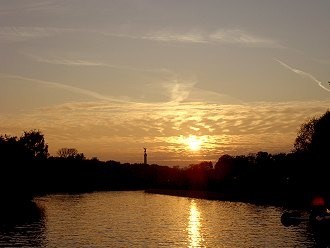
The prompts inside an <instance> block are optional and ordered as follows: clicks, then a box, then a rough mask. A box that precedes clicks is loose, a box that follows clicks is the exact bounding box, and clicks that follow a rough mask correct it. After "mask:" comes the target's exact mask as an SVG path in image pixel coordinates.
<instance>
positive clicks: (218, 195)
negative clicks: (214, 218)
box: [144, 188, 308, 209]
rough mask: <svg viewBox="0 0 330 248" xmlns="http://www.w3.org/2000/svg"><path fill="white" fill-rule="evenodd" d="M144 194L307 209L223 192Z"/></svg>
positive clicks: (153, 191) (152, 191) (157, 191)
mask: <svg viewBox="0 0 330 248" xmlns="http://www.w3.org/2000/svg"><path fill="white" fill-rule="evenodd" d="M144 192H145V193H149V194H160V195H169V196H178V197H188V198H195V199H205V200H215V201H229V202H244V203H250V204H255V205H268V206H275V207H281V208H284V209H308V206H307V205H306V204H303V203H302V201H289V200H288V199H287V198H282V199H279V198H276V199H275V198H269V197H268V198H264V197H262V196H260V195H258V196H256V195H254V196H253V197H251V196H247V195H245V196H240V195H237V194H228V193H223V192H215V191H207V190H182V189H156V188H153V189H146V190H144Z"/></svg>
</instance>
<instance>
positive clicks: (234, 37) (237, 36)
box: [102, 29, 282, 48]
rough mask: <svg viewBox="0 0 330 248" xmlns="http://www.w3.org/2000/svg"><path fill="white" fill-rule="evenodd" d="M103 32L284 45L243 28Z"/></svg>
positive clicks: (204, 41) (184, 40)
mask: <svg viewBox="0 0 330 248" xmlns="http://www.w3.org/2000/svg"><path fill="white" fill-rule="evenodd" d="M102 34H103V35H107V36H113V37H118V38H129V39H142V40H151V41H159V42H177V43H191V44H207V43H209V44H234V45H244V46H253V47H275V48H281V47H282V46H281V45H280V44H279V43H278V42H277V41H276V40H272V39H268V38H264V37H261V36H258V35H254V34H251V33H249V32H247V31H244V30H241V29H219V30H217V31H215V32H206V31H203V30H194V31H188V32H182V31H181V32H180V31H173V30H167V29H164V30H159V31H154V32H150V33H148V34H144V35H143V34H142V35H139V34H135V35H134V34H126V33H115V32H113V33H111V32H110V33H107V32H102Z"/></svg>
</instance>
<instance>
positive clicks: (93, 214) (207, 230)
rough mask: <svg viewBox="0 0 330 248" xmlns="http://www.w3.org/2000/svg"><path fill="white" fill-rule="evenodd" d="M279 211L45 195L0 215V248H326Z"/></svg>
mask: <svg viewBox="0 0 330 248" xmlns="http://www.w3.org/2000/svg"><path fill="white" fill-rule="evenodd" d="M282 212H283V209H281V208H277V207H271V206H257V205H253V204H247V203H236V202H222V201H210V200H201V199H192V198H184V197H175V196H166V195H157V194H147V193H144V192H142V191H133V192H131V191H124V192H100V193H88V194H81V195H50V196H45V197H38V198H35V199H34V203H33V204H31V205H28V206H24V207H23V206H22V207H21V208H18V209H15V210H12V211H9V210H8V212H7V213H2V214H1V225H0V247H63V248H65V247H70V248H71V247H320V246H324V247H327V246H326V245H327V244H322V242H325V241H324V240H322V239H320V238H319V237H318V235H317V234H315V233H313V231H312V230H310V228H309V227H308V225H307V224H300V225H299V226H296V227H284V226H282V225H281V222H280V216H281V214H282Z"/></svg>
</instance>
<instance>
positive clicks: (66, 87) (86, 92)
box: [0, 73, 129, 103]
mask: <svg viewBox="0 0 330 248" xmlns="http://www.w3.org/2000/svg"><path fill="white" fill-rule="evenodd" d="M0 75H2V76H3V77H6V78H12V79H18V80H24V81H29V82H33V83H38V84H42V85H47V86H50V87H54V88H58V89H63V90H67V91H71V92H74V93H78V94H82V95H86V96H90V97H93V98H95V99H98V100H103V101H112V102H121V103H123V102H125V103H129V102H128V101H122V100H117V99H113V98H110V97H107V96H104V95H101V94H99V93H97V92H94V91H91V90H85V89H81V88H78V87H74V86H70V85H66V84H61V83H56V82H51V81H44V80H39V79H34V78H27V77H22V76H18V75H9V74H2V73H1V74H0Z"/></svg>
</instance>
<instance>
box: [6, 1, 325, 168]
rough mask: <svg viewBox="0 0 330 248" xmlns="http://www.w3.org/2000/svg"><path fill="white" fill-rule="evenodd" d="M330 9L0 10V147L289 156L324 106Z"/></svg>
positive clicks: (43, 4)
mask: <svg viewBox="0 0 330 248" xmlns="http://www.w3.org/2000/svg"><path fill="white" fill-rule="evenodd" d="M329 30H330V1H329V0H315V1H310V0H290V1H289V0H288V1H271V0H202V1H201V0H185V1H184V0H181V1H179V0H104V1H101V0H93V1H87V0H70V1H66V0H56V1H55V0H54V1H50V0H49V1H47V0H40V1H38V0H24V1H21V0H3V1H0V58H1V59H0V134H10V135H16V136H20V135H21V134H22V132H23V131H24V130H30V129H39V130H41V131H42V132H43V133H44V135H45V139H46V142H47V143H48V145H49V151H50V154H51V155H55V154H56V151H57V150H58V149H59V148H62V147H70V148H71V147H74V148H77V149H78V151H79V152H83V153H84V154H85V156H86V157H87V158H92V157H98V158H99V159H100V160H104V161H106V160H116V161H120V162H122V163H124V162H130V163H135V162H137V163H141V162H143V147H147V151H148V162H149V163H150V164H151V163H157V164H161V165H170V166H172V165H188V164H191V163H197V162H199V161H204V160H206V161H216V160H217V159H218V158H219V156H221V155H223V154H226V153H227V154H231V155H239V154H240V155H246V154H249V153H254V152H258V151H261V150H262V151H267V152H270V153H278V152H289V151H290V150H291V149H292V148H293V143H294V139H295V137H296V134H297V130H298V129H299V126H300V124H301V123H303V122H304V121H306V120H307V119H308V118H311V117H313V116H319V115H320V114H323V113H324V112H325V111H326V110H327V109H329V107H330V84H329V83H328V82H329V81H330V32H329Z"/></svg>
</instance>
